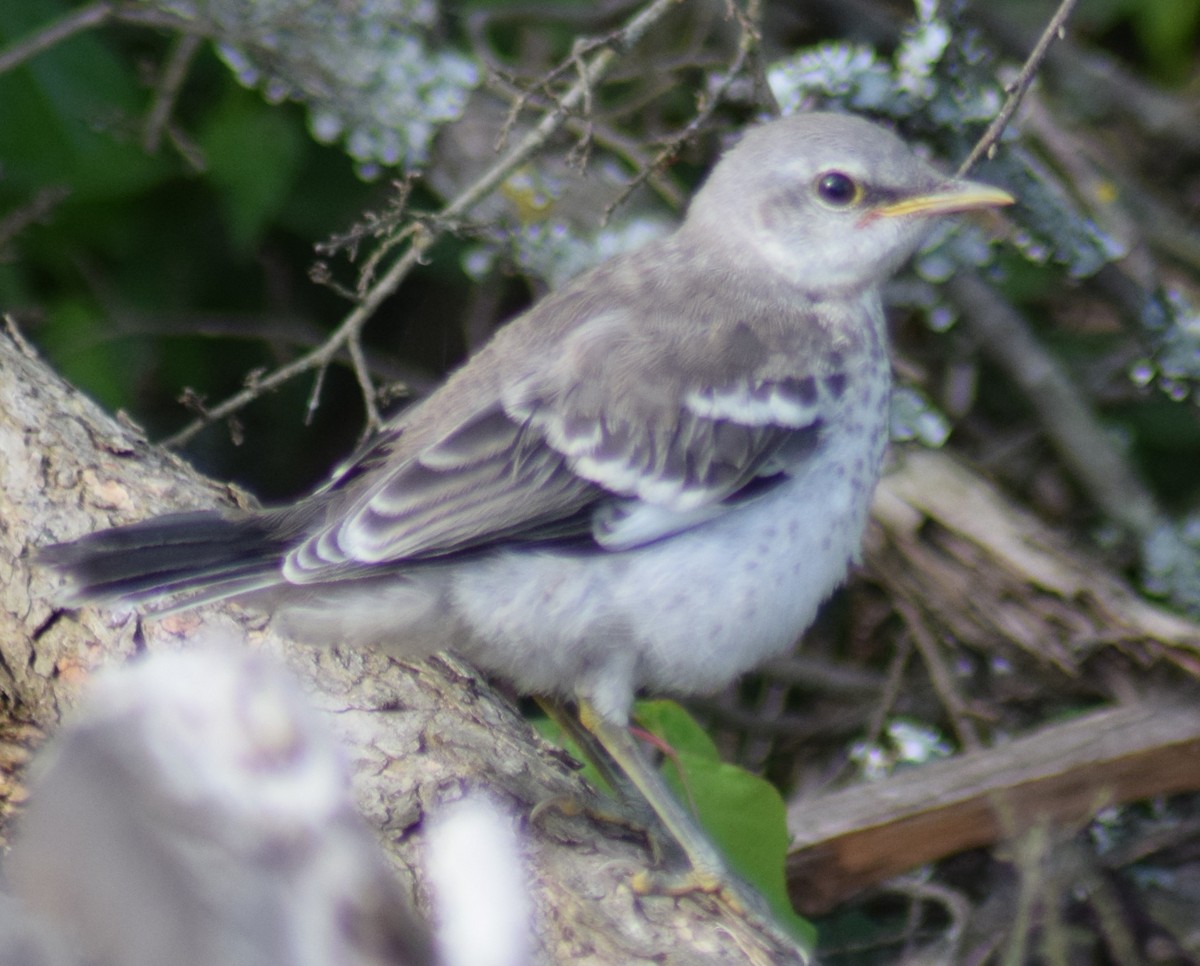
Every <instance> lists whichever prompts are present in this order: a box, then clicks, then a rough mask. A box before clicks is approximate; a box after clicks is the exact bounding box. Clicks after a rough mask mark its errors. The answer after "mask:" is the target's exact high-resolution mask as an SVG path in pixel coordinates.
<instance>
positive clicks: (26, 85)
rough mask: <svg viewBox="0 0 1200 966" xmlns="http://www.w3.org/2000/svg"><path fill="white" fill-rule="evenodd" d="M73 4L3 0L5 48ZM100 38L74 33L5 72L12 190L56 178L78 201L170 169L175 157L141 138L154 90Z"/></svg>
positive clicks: (3, 153) (2, 111)
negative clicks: (146, 146) (151, 149)
mask: <svg viewBox="0 0 1200 966" xmlns="http://www.w3.org/2000/svg"><path fill="white" fill-rule="evenodd" d="M70 9H72V7H71V6H68V5H67V4H63V3H58V2H51V0H41V2H37V3H25V2H22V3H0V47H3V46H5V45H7V44H10V43H12V42H14V41H16V40H18V39H19V38H21V37H24V36H27V35H28V34H30V33H33V32H34V31H36V30H37V29H39V28H40V27H44V26H45V25H46V24H47V23H49V22H50V21H52V20H54V19H55V18H57V17H58V16H61V15H62V14H63V13H65V12H66V11H68V10H70ZM101 37H102V35H100V34H97V33H92V32H89V33H84V34H79V35H77V36H75V37H71V38H70V39H69V40H67V41H64V42H63V43H60V44H57V45H55V46H54V47H52V48H50V49H49V50H46V51H43V52H42V53H40V54H38V55H37V56H36V57H34V58H32V59H31V60H30V61H29V62H28V63H26V64H24V65H22V67H20V68H19V69H17V70H14V71H12V72H11V73H8V74H5V75H3V76H0V157H2V158H3V159H4V178H3V182H2V183H0V188H2V189H3V191H4V193H5V194H9V193H15V196H16V197H23V196H24V195H25V194H27V193H28V192H30V191H32V190H35V189H37V188H41V187H44V186H46V185H51V184H55V185H64V186H66V187H67V188H69V189H70V191H71V196H72V200H73V201H77V200H84V201H90V200H98V199H109V198H115V197H123V196H126V195H128V194H131V193H134V192H138V191H141V190H144V189H145V188H146V187H147V186H148V185H151V184H154V183H156V182H157V181H160V180H161V179H163V178H164V177H166V176H167V175H169V174H170V172H171V170H172V164H171V163H170V162H168V161H166V160H164V159H163V158H151V157H148V156H147V155H146V154H145V153H143V151H142V149H141V146H140V144H139V143H138V134H139V128H140V124H141V121H142V118H143V117H144V115H145V112H146V109H147V106H148V104H149V95H148V93H147V91H146V90H145V88H143V87H142V86H141V85H139V84H138V82H137V78H136V77H135V76H134V72H133V70H132V69H131V68H130V67H129V66H128V65H127V64H126V63H124V62H122V61H121V60H120V59H118V58H117V57H116V56H115V55H114V53H113V52H112V51H111V50H110V49H109V47H108V46H107V45H106V44H105V43H104V41H103V40H102V39H101Z"/></svg>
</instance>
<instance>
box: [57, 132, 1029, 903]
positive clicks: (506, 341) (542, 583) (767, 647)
mask: <svg viewBox="0 0 1200 966" xmlns="http://www.w3.org/2000/svg"><path fill="white" fill-rule="evenodd" d="M1013 201H1014V199H1013V197H1012V196H1011V195H1009V194H1008V193H1007V192H1005V191H1003V190H1001V189H999V188H995V187H992V186H990V185H986V184H982V183H979V182H974V181H969V180H965V179H963V178H958V177H951V176H947V175H945V174H943V173H941V172H939V171H938V170H937V169H936V168H935V167H934V166H933V165H932V164H930V163H929V162H928V161H926V160H924V159H923V158H921V157H920V156H919V155H918V154H917V153H916V152H915V151H914V150H913V149H912V148H911V147H909V146H908V145H907V144H906V143H905V142H904V141H903V140H902V139H901V138H900V137H899V136H897V135H896V134H894V133H892V132H891V131H889V130H887V129H886V128H884V127H882V126H879V125H877V124H875V123H873V122H870V121H868V120H866V119H863V118H860V117H857V116H854V115H849V114H842V113H835V112H810V113H801V114H794V115H790V116H786V117H782V118H776V119H773V120H770V121H767V122H765V123H762V124H759V125H757V126H754V127H752V128H750V129H749V130H747V131H746V133H745V134H744V135H743V136H742V137H741V139H740V141H739V142H738V143H737V144H736V145H735V146H734V147H733V148H732V149H731V150H729V151H728V152H727V153H726V154H725V155H724V156H723V157H722V159H721V160H720V161H719V162H718V163H717V164H716V166H715V167H714V169H713V170H712V172H711V174H710V175H709V177H708V178H707V180H706V181H705V182H704V183H703V185H702V186H701V187H700V188H699V190H698V191H697V193H696V194H695V196H694V198H693V200H692V202H691V204H690V205H689V207H688V210H687V213H686V215H685V217H684V219H683V220H682V222H681V224H680V225H679V227H678V228H677V229H676V230H675V231H674V232H673V233H672V234H669V235H666V236H664V237H661V238H659V239H658V240H655V241H652V242H650V243H649V244H647V245H646V246H645V247H643V248H641V249H639V250H637V251H635V252H632V253H628V254H624V255H619V256H616V257H614V258H612V259H610V260H608V261H606V262H603V263H601V264H600V265H598V266H597V267H595V268H592V269H591V270H589V271H587V272H585V273H584V274H582V275H580V276H578V277H577V278H575V279H574V280H573V281H571V282H569V283H568V284H566V285H565V286H563V287H561V288H559V289H557V290H555V291H553V292H551V293H550V294H548V295H546V296H545V297H544V298H542V299H541V300H540V301H538V302H537V303H536V304H534V305H533V306H532V307H531V308H529V309H528V310H526V311H525V312H524V313H523V314H521V315H520V316H518V317H517V318H515V319H513V320H512V321H510V322H509V323H507V324H506V325H504V326H502V327H501V328H500V329H499V330H498V331H497V333H496V334H495V335H494V336H493V338H492V339H491V340H490V341H489V342H488V343H487V344H486V345H485V346H484V347H482V348H481V349H480V350H479V351H478V352H477V353H476V354H475V355H474V356H473V357H471V358H470V359H469V360H468V361H467V362H466V363H465V364H464V365H463V366H462V367H461V368H460V369H458V370H457V371H456V372H455V373H453V374H452V375H451V376H450V377H449V378H448V379H447V380H446V381H445V382H444V383H443V384H442V385H441V386H440V387H439V388H438V389H436V390H435V391H433V392H432V393H431V394H430V395H428V396H427V397H426V398H424V399H423V400H421V401H419V402H417V403H414V404H413V405H411V406H410V407H409V408H407V409H406V410H404V411H403V412H401V413H400V414H399V415H398V416H397V417H396V418H395V419H394V420H392V421H391V422H390V423H388V424H387V425H386V426H385V427H384V428H383V429H382V430H381V432H379V433H378V434H377V436H376V437H375V438H374V440H373V441H371V442H369V443H368V444H367V445H365V446H364V448H363V449H362V450H361V451H360V452H359V453H358V454H357V455H356V456H355V457H354V458H353V459H351V460H349V461H347V463H345V464H344V465H342V466H341V467H339V468H338V469H337V470H336V471H335V472H334V473H333V475H332V476H331V477H330V479H329V481H328V482H327V483H326V484H325V485H324V486H322V487H321V488H320V489H318V490H316V491H315V492H313V493H312V494H311V495H309V496H307V497H305V498H304V499H301V500H300V501H299V502H297V503H295V504H293V505H290V506H286V507H280V508H268V509H255V510H249V511H246V510H240V511H236V512H235V511H201V512H190V513H183V514H174V515H169V516H165V517H161V518H157V519H152V520H149V521H147V522H143V523H137V524H133V525H130V526H125V527H121V528H116V529H112V530H108V531H104V532H100V533H96V534H92V535H89V536H85V537H83V538H82V539H79V540H76V541H73V542H68V543H62V544H58V545H55V546H52V547H49V548H47V549H45V550H44V551H43V552H42V554H41V559H42V560H43V561H44V562H46V563H47V564H49V565H51V566H53V567H54V568H56V569H57V570H58V571H60V572H61V573H62V574H64V575H65V577H66V586H65V590H64V592H63V601H64V602H65V603H66V604H69V605H72V606H77V605H79V604H82V603H88V602H97V601H99V602H109V603H113V602H119V603H121V604H124V605H134V606H139V607H143V608H146V609H148V610H149V611H150V612H153V611H154V610H155V609H156V608H158V609H162V608H167V609H177V608H179V607H190V606H198V605H199V604H201V603H205V602H208V601H213V600H217V599H222V598H236V599H238V600H240V601H242V602H243V603H245V604H246V605H247V606H250V607H257V608H261V609H264V610H267V611H269V612H271V613H272V614H273V615H274V619H275V620H276V621H277V622H278V623H279V624H280V625H281V629H282V630H283V631H284V632H285V633H289V634H291V635H293V636H296V637H300V638H302V639H306V640H313V641H317V642H331V643H336V644H338V645H339V646H374V647H383V648H385V649H386V650H387V651H389V652H390V653H393V654H396V655H399V656H401V657H403V658H406V659H409V658H416V657H421V656H424V655H428V654H430V653H432V652H436V651H442V650H449V651H452V652H455V653H456V654H458V655H459V656H461V657H462V658H465V659H466V660H467V661H468V662H470V663H472V664H473V665H475V666H476V667H478V668H479V669H480V670H482V671H484V672H486V673H488V674H491V675H495V676H497V677H499V678H501V679H504V680H506V681H508V682H510V683H511V684H512V685H513V686H514V687H515V688H516V689H517V690H518V691H520V692H521V693H524V694H530V695H541V696H547V697H549V698H551V699H554V700H557V701H561V702H571V703H573V704H574V706H575V707H576V708H577V714H578V721H579V722H580V723H581V724H582V725H583V727H584V728H585V729H586V731H587V733H588V734H590V735H591V736H593V737H594V738H595V739H596V741H597V742H598V743H599V744H600V746H601V747H602V748H603V750H604V751H605V752H606V753H607V754H608V755H609V756H610V757H611V759H612V760H613V761H614V762H615V763H616V764H617V766H618V768H619V771H620V773H622V774H623V775H624V777H625V778H627V779H628V780H629V781H630V782H631V783H632V785H633V786H634V787H635V788H636V789H637V791H638V792H640V793H641V795H642V796H644V798H645V800H646V801H647V802H649V803H650V805H651V807H652V809H653V811H654V813H656V815H657V817H658V819H660V820H661V822H662V825H663V826H664V827H665V828H666V830H667V833H668V835H669V836H670V837H671V838H672V839H674V841H676V842H678V843H679V845H680V847H681V848H682V850H683V852H684V854H685V856H686V858H687V860H688V862H689V863H690V866H691V869H692V871H693V873H694V876H693V878H694V880H695V881H696V882H698V883H700V887H702V888H712V889H714V890H715V889H719V888H723V887H722V886H720V885H718V883H720V882H724V881H725V873H726V870H725V869H724V865H723V862H722V860H721V858H720V856H719V855H718V854H717V853H716V851H715V848H714V847H713V846H711V844H709V843H708V841H707V839H706V837H705V836H704V835H703V833H701V832H699V830H698V829H697V828H696V826H695V823H694V821H693V820H692V819H691V816H690V813H689V812H688V811H687V810H686V809H685V808H683V807H682V806H680V805H679V803H678V802H676V801H675V800H674V799H673V798H672V796H671V794H670V792H669V790H668V789H667V787H666V785H665V784H664V783H663V781H662V779H661V777H659V775H658V773H657V772H656V771H655V770H654V769H653V768H652V767H651V766H650V765H649V763H648V762H647V761H646V759H645V758H644V756H643V755H642V754H641V752H640V749H639V748H638V747H637V745H636V742H635V741H634V740H633V739H632V738H631V736H630V734H629V728H628V726H629V724H630V714H631V709H632V705H633V701H634V699H635V695H637V694H638V693H641V692H652V693H662V694H669V695H674V696H688V695H695V694H702V693H707V692H712V691H714V690H716V689H718V688H720V687H722V686H724V685H726V684H728V683H729V682H730V681H732V680H733V679H735V678H736V677H737V676H738V675H740V674H742V673H743V672H745V671H748V670H750V669H752V668H754V667H755V666H757V665H759V664H761V663H762V662H763V661H765V660H767V659H768V658H770V657H772V656H774V655H777V654H780V653H781V652H783V651H785V650H787V649H788V648H791V647H793V646H794V644H795V643H796V641H797V640H798V639H799V638H800V637H801V635H802V634H803V632H804V631H805V629H806V628H807V627H808V626H809V624H810V623H811V622H812V620H813V619H814V616H815V614H816V612H817V609H818V607H819V606H820V605H821V603H822V602H823V601H824V600H825V599H826V598H827V597H828V596H829V594H830V593H831V592H832V591H833V590H834V589H835V588H836V587H837V586H838V585H839V584H840V583H841V582H842V581H843V580H844V578H845V576H846V574H847V572H848V568H849V567H850V565H851V563H852V562H853V561H854V559H855V558H856V555H857V554H858V552H859V549H860V542H861V538H862V532H863V529H864V526H865V523H866V520H867V515H868V510H869V506H870V503H871V498H872V493H873V491H874V488H875V485H876V483H877V481H878V479H879V476H880V473H881V468H882V465H883V459H884V452H885V448H886V445H887V442H888V424H889V401H890V393H891V363H890V356H889V349H888V338H887V329H886V324H885V318H884V311H883V307H882V301H881V294H880V290H881V287H882V285H883V283H884V282H885V281H887V280H888V279H889V278H890V277H891V276H892V275H893V274H894V273H895V272H896V271H897V270H898V269H899V268H900V267H901V266H902V265H903V263H904V262H905V261H906V260H907V259H908V258H909V257H910V256H911V255H912V253H913V252H914V251H915V250H916V249H917V248H918V246H919V245H920V244H921V242H922V241H923V240H924V239H925V238H927V237H928V234H929V232H930V230H931V228H932V226H933V224H934V223H935V221H936V220H937V217H938V216H941V215H946V214H951V213H956V212H964V211H972V210H977V209H985V208H994V207H998V206H1003V205H1008V204H1011V203H1013Z"/></svg>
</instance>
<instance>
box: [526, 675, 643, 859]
mask: <svg viewBox="0 0 1200 966" xmlns="http://www.w3.org/2000/svg"><path fill="white" fill-rule="evenodd" d="M534 700H536V701H537V703H538V706H539V707H540V708H541V709H542V710H543V711H544V712H545V713H546V716H547V717H548V718H550V720H551V721H553V722H554V723H555V724H556V725H558V727H559V728H560V729H561V730H562V732H563V734H564V735H565V736H566V737H568V738H570V739H571V741H573V742H574V743H575V744H576V746H577V747H578V748H579V751H580V753H581V754H582V755H583V756H584V757H585V758H586V759H587V760H588V761H589V762H590V763H591V765H592V767H594V768H595V769H596V771H597V772H599V773H600V777H601V778H602V779H603V780H604V782H605V784H607V785H608V787H609V788H610V789H612V792H613V794H614V795H616V797H617V799H618V800H619V801H620V803H621V804H622V805H624V806H625V808H624V809H621V810H618V809H614V808H612V807H605V806H604V805H601V804H591V805H587V806H583V807H581V806H580V805H579V804H578V803H577V802H562V801H558V800H551V801H546V802H539V803H538V805H537V806H536V807H535V808H534V810H533V813H532V814H531V815H530V818H531V819H533V820H535V821H536V820H537V817H538V815H539V814H541V813H542V812H544V811H545V810H546V809H547V808H555V809H558V810H561V811H567V812H572V814H575V813H578V812H579V811H581V810H582V811H585V812H586V813H587V814H588V815H590V816H591V817H592V818H594V819H597V820H599V821H601V822H605V823H607V824H609V825H619V826H622V827H623V828H626V829H632V830H633V831H635V832H637V833H639V834H643V835H645V836H646V838H647V839H648V840H649V842H650V844H651V848H653V849H654V853H655V859H656V860H657V859H660V858H661V854H660V851H659V848H660V845H661V831H662V830H661V823H660V822H659V820H658V816H657V814H655V812H654V811H653V809H652V808H651V807H650V805H649V802H647V801H646V799H645V798H644V797H643V796H642V794H641V793H640V792H639V791H638V789H637V787H636V786H635V785H634V784H633V782H632V781H630V779H629V778H628V777H626V775H625V773H624V772H623V771H622V770H621V768H620V766H619V765H617V763H616V762H614V761H613V759H612V757H611V756H610V755H609V754H608V752H607V751H605V749H604V746H603V745H602V744H600V742H599V741H598V740H597V738H596V737H595V736H594V735H593V734H592V733H591V732H590V731H588V730H587V728H585V727H584V726H583V724H582V723H581V722H580V720H579V718H578V717H577V716H576V715H575V714H574V713H573V712H572V711H571V710H570V709H569V708H567V707H565V706H564V705H562V704H561V703H559V702H558V701H556V700H555V699H553V698H546V697H537V698H535V699H534ZM605 801H608V799H605Z"/></svg>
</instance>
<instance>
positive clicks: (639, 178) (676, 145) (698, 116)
mask: <svg viewBox="0 0 1200 966" xmlns="http://www.w3.org/2000/svg"><path fill="white" fill-rule="evenodd" d="M729 6H730V14H731V16H734V17H735V18H736V20H737V22H738V26H739V27H740V28H741V36H740V37H739V39H738V49H737V54H736V55H735V56H734V58H733V61H732V63H730V65H729V67H728V68H726V69H725V71H724V72H722V74H721V77H720V80H718V81H717V83H716V84H715V85H714V86H713V88H712V90H711V91H710V92H709V93H708V94H707V95H706V96H705V97H704V99H703V101H702V103H701V104H700V105H699V108H698V110H697V111H696V113H695V115H694V116H693V117H692V119H691V120H690V121H689V122H688V123H687V126H686V127H684V129H683V130H682V131H680V132H679V133H678V134H676V135H675V136H674V137H673V138H671V140H670V141H669V142H668V143H667V144H666V145H665V146H664V147H663V148H662V150H660V151H659V152H658V154H657V155H655V157H654V159H653V160H652V161H651V162H650V163H649V164H648V165H646V166H644V167H643V168H642V170H641V171H640V172H639V173H638V174H637V175H635V176H634V177H633V178H631V179H630V180H629V182H628V183H627V184H626V185H625V187H624V188H623V189H622V191H621V193H620V194H618V195H617V196H616V198H614V199H613V200H612V201H610V202H609V203H608V205H607V206H606V207H605V209H604V216H603V218H602V221H604V222H607V221H608V218H609V216H610V215H611V214H612V213H613V212H614V211H615V210H616V209H617V208H619V207H620V206H621V205H622V204H624V203H625V200H626V199H627V198H628V197H629V196H630V195H631V194H633V192H635V191H636V190H637V189H638V188H640V187H641V186H642V185H643V184H644V183H645V182H646V181H647V180H649V179H650V178H652V177H653V176H655V175H657V174H658V173H660V172H661V171H662V170H663V168H665V167H666V166H667V165H668V164H670V163H671V162H672V161H674V160H675V158H676V156H677V155H678V154H679V152H680V151H681V150H682V149H683V147H684V146H685V145H686V144H688V143H689V142H690V141H691V140H692V138H694V137H695V136H696V135H697V134H698V133H699V132H700V130H701V129H702V128H703V127H704V125H705V124H707V123H708V121H709V119H710V118H711V117H712V115H713V112H715V111H716V109H717V107H718V106H720V104H721V102H722V101H723V100H724V99H725V95H726V94H727V93H728V91H729V88H730V87H731V86H732V85H733V82H734V81H736V80H737V79H738V78H739V77H741V76H742V73H743V71H744V70H745V68H746V64H747V62H748V61H749V60H750V58H751V57H752V56H753V54H754V51H755V50H757V49H758V45H759V42H760V41H761V39H762V37H761V32H760V30H759V26H758V25H759V23H760V21H761V18H762V4H761V3H760V0H747V4H746V9H745V10H742V9H741V8H740V7H738V6H737V5H736V4H735V3H734V2H733V0H730V4H729Z"/></svg>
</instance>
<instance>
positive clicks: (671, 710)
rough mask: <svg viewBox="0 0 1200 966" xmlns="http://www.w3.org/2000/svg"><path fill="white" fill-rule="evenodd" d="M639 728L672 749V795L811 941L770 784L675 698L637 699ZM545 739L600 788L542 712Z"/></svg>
mask: <svg viewBox="0 0 1200 966" xmlns="http://www.w3.org/2000/svg"><path fill="white" fill-rule="evenodd" d="M633 717H634V720H635V721H636V722H637V725H638V727H640V728H642V729H643V730H645V731H647V732H649V733H650V734H652V735H654V737H656V738H658V739H659V740H661V741H662V742H663V744H665V745H666V746H668V747H669V748H670V749H671V754H670V755H669V756H668V757H667V758H666V760H665V761H664V763H663V765H662V770H663V776H664V778H665V779H666V781H667V783H668V784H669V785H670V786H671V788H672V790H673V791H674V792H675V794H676V795H677V796H678V797H679V800H680V801H681V802H683V803H685V804H686V805H689V806H691V807H692V808H694V810H695V814H696V817H697V818H698V819H699V821H700V824H701V826H703V828H704V830H705V831H706V832H707V833H708V834H709V836H710V837H711V838H712V840H713V842H714V844H716V846H717V847H718V848H719V849H720V850H721V852H722V853H723V854H724V856H725V858H726V860H727V861H728V862H729V864H730V866H731V867H732V868H733V870H734V871H735V872H737V873H738V875H740V876H741V877H742V878H744V879H745V880H746V881H747V882H749V883H750V884H751V885H752V886H753V887H754V888H755V889H757V890H758V891H759V892H760V893H761V894H762V895H763V897H764V898H765V899H766V900H767V904H768V905H769V906H770V907H771V911H772V912H773V913H774V914H775V916H776V918H777V919H778V920H779V922H780V923H782V924H783V925H784V926H785V927H787V928H788V929H790V930H791V932H792V933H793V934H794V935H795V936H796V938H797V939H798V940H800V941H801V942H803V943H805V944H806V945H808V946H813V945H815V941H816V930H815V929H814V928H813V926H812V924H811V923H810V922H809V921H808V920H807V919H804V918H802V917H801V916H798V915H796V912H795V910H794V909H793V908H792V903H791V900H790V899H789V898H788V894H787V880H786V874H785V868H784V866H785V862H786V859H787V849H788V843H789V841H790V836H789V835H788V831H787V809H786V807H785V806H784V803H783V798H782V797H780V794H779V792H778V791H777V790H776V788H775V786H774V785H772V784H771V783H770V782H768V781H766V780H765V779H763V778H759V777H758V776H757V775H754V774H751V773H750V772H748V771H746V770H745V769H743V768H739V767H738V766H737V765H730V764H727V763H726V762H723V761H721V759H720V756H719V755H718V753H717V746H716V745H715V744H713V740H712V739H711V738H710V737H709V736H708V733H707V732H706V731H705V730H704V729H703V728H701V727H700V725H699V724H698V723H697V722H696V719H695V718H693V717H692V716H691V715H690V714H688V712H687V711H685V710H684V709H683V708H682V707H681V706H680V705H679V704H678V703H676V702H674V701H639V702H638V703H637V707H636V708H635V710H634V716H633ZM534 727H535V728H536V729H537V730H538V733H539V734H541V735H542V737H543V738H545V739H546V740H547V741H551V742H553V743H555V744H557V745H560V746H561V747H564V748H566V749H567V750H568V751H569V752H570V753H571V754H572V755H574V756H575V757H576V758H578V759H579V760H580V761H582V762H584V769H583V773H584V775H585V776H586V777H587V778H588V780H589V781H591V782H593V783H594V784H595V785H596V786H597V787H599V788H607V786H606V785H605V783H604V782H603V781H602V780H601V779H600V776H599V773H598V772H597V771H596V769H595V768H594V767H593V766H592V765H591V763H590V762H588V760H587V758H586V757H584V756H583V755H582V753H581V751H580V749H579V748H578V746H577V745H576V744H575V743H574V742H573V741H571V740H570V739H569V738H567V737H566V736H565V735H564V734H563V731H562V729H561V728H559V726H558V725H557V724H556V723H555V722H553V721H551V720H549V719H539V720H537V721H535V722H534Z"/></svg>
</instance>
